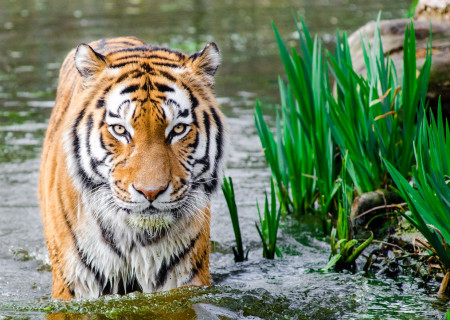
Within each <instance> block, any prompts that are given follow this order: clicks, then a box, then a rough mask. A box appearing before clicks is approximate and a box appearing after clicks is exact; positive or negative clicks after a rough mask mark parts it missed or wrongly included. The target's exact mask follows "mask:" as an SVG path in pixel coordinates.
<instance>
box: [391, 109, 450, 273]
mask: <svg viewBox="0 0 450 320" xmlns="http://www.w3.org/2000/svg"><path fill="white" fill-rule="evenodd" d="M414 151H415V158H416V162H417V167H416V168H414V170H413V178H414V182H415V186H416V188H413V187H412V186H411V185H410V183H409V182H408V181H407V180H406V178H405V176H404V175H403V174H402V173H401V172H399V170H398V169H396V168H395V167H394V165H392V162H391V161H388V160H385V162H386V165H387V168H388V170H389V173H390V174H391V176H392V178H393V180H394V182H395V184H396V185H397V188H398V190H399V192H400V194H401V196H402V197H403V198H404V199H405V200H406V202H407V203H408V206H409V210H410V212H405V213H403V215H404V216H405V218H406V219H408V221H409V222H410V223H411V224H412V225H414V226H415V227H416V228H417V229H418V230H419V231H420V232H421V233H422V234H423V235H424V237H425V238H426V239H427V241H428V242H429V244H430V245H431V247H432V248H433V251H434V252H435V253H436V255H437V256H438V257H439V259H440V261H441V262H442V265H443V268H444V270H448V269H450V248H449V246H450V229H449V226H450V129H449V125H448V122H447V121H445V125H444V120H443V119H442V112H441V107H440V103H439V109H438V118H437V122H436V121H435V118H434V116H433V115H432V114H431V120H430V122H428V119H427V117H426V116H425V117H424V119H423V120H422V122H421V124H420V131H419V135H418V139H417V141H416V142H415V143H414Z"/></svg>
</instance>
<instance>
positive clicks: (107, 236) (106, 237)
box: [96, 217, 125, 260]
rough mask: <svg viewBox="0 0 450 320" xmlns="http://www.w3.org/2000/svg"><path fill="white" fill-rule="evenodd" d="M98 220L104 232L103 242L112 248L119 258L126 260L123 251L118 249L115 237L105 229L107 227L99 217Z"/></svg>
mask: <svg viewBox="0 0 450 320" xmlns="http://www.w3.org/2000/svg"><path fill="white" fill-rule="evenodd" d="M96 218H97V219H96V221H97V224H98V226H99V228H100V230H101V232H102V237H103V240H104V241H105V243H106V244H107V245H108V246H109V247H110V248H111V250H112V251H113V252H114V253H116V254H117V255H118V256H119V258H121V259H122V260H124V259H125V256H124V254H123V252H122V250H120V248H118V247H117V245H116V241H115V239H114V235H113V234H112V232H111V231H110V230H108V229H107V228H105V226H104V225H103V222H102V221H101V220H100V218H99V217H96Z"/></svg>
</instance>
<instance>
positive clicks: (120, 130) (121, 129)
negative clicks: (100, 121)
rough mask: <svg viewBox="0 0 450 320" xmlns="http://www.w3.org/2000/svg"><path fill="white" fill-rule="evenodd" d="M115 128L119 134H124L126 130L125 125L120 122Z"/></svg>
mask: <svg viewBox="0 0 450 320" xmlns="http://www.w3.org/2000/svg"><path fill="white" fill-rule="evenodd" d="M113 130H114V132H115V133H117V134H124V133H125V132H126V130H125V127H124V126H121V125H120V124H116V125H114V126H113Z"/></svg>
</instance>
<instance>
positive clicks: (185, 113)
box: [178, 105, 189, 118]
mask: <svg viewBox="0 0 450 320" xmlns="http://www.w3.org/2000/svg"><path fill="white" fill-rule="evenodd" d="M178 107H180V106H179V105H178ZM188 116H189V110H188V109H184V110H183V111H181V110H180V111H179V112H178V117H179V118H187V117H188Z"/></svg>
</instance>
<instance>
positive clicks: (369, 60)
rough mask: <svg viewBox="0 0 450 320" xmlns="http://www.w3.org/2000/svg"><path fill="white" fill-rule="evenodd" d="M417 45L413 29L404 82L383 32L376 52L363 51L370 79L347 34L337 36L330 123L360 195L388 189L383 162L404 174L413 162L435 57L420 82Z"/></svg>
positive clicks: (407, 34)
mask: <svg viewBox="0 0 450 320" xmlns="http://www.w3.org/2000/svg"><path fill="white" fill-rule="evenodd" d="M415 54H416V45H415V35H414V29H413V25H412V23H411V25H410V26H409V27H408V28H407V29H406V32H405V41H404V58H403V70H404V72H403V81H402V86H401V88H400V87H399V86H398V79H397V73H396V70H395V67H394V65H393V64H392V62H391V60H390V59H389V58H385V57H384V53H383V47H382V43H381V37H380V33H379V28H377V30H376V33H375V35H374V44H373V47H371V46H370V45H367V46H363V55H364V60H365V64H366V70H367V78H366V79H365V78H363V77H362V76H360V75H358V74H356V73H355V71H354V70H353V67H352V60H351V57H350V49H349V45H348V41H347V37H346V35H345V33H344V34H343V35H342V36H340V35H339V34H338V36H337V44H336V50H335V54H334V56H333V55H331V54H329V59H330V61H331V66H332V67H331V69H330V70H331V72H332V74H333V76H334V78H335V79H336V84H337V94H336V97H335V96H334V95H333V94H331V92H328V95H327V97H328V102H329V104H330V107H329V109H328V110H329V123H330V127H331V130H332V133H333V137H334V139H335V141H336V143H337V145H338V146H339V147H340V149H341V150H343V151H345V150H347V151H348V156H349V164H348V167H347V170H348V172H349V175H350V176H351V178H352V180H353V183H354V184H355V187H356V190H357V191H358V193H363V192H369V191H373V190H376V189H378V188H381V187H383V186H385V185H386V184H389V183H390V181H389V180H388V179H386V178H387V176H386V167H385V165H384V163H383V161H382V158H383V157H384V158H386V159H388V160H389V161H391V162H393V163H396V164H397V168H398V169H399V170H400V172H401V173H402V174H404V175H407V174H408V173H409V172H410V171H411V167H412V165H413V163H414V152H413V148H412V145H413V141H414V139H415V138H416V136H417V132H418V126H417V124H416V119H418V120H419V121H420V119H421V118H422V116H423V105H425V98H426V92H427V87H428V78H429V73H430V62H431V56H430V53H429V54H428V56H427V59H426V61H425V64H424V66H423V67H422V70H421V72H420V75H419V77H418V78H416V56H415Z"/></svg>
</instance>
